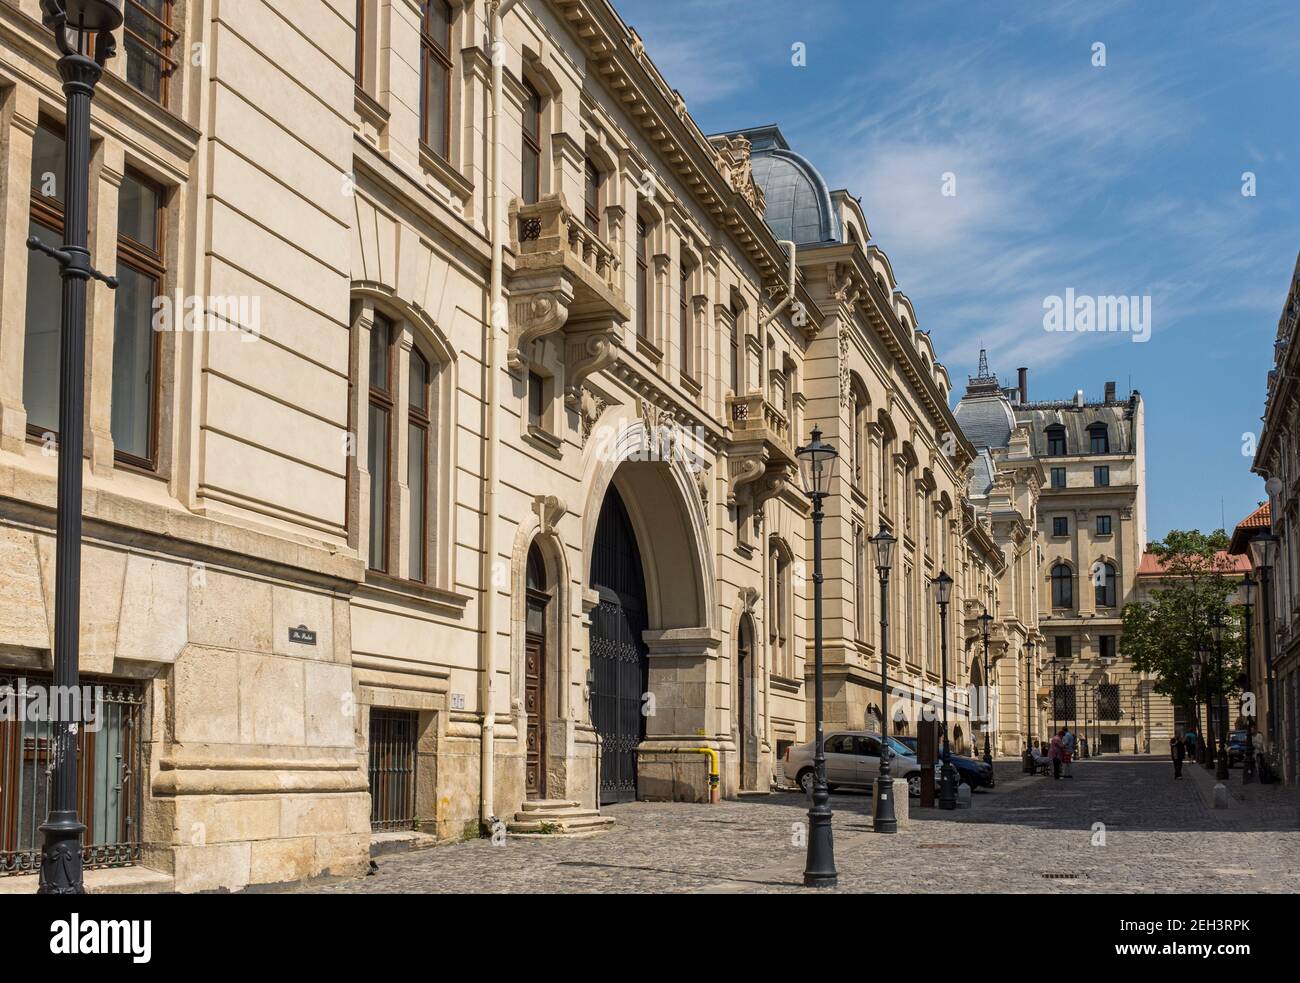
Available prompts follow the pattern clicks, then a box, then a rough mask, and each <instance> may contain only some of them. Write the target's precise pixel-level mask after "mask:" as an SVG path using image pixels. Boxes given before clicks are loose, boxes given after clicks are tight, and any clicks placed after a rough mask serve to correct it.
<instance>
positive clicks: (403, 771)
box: [370, 708, 417, 831]
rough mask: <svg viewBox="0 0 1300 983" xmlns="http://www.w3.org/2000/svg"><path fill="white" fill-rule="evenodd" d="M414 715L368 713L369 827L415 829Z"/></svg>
mask: <svg viewBox="0 0 1300 983" xmlns="http://www.w3.org/2000/svg"><path fill="white" fill-rule="evenodd" d="M416 734H417V726H416V714H414V713H412V712H410V711H402V710H380V709H377V708H371V710H370V828H371V829H372V830H375V831H380V830H395V829H415V826H416V823H415V742H416Z"/></svg>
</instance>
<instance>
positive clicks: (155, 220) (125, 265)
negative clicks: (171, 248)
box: [112, 171, 166, 468]
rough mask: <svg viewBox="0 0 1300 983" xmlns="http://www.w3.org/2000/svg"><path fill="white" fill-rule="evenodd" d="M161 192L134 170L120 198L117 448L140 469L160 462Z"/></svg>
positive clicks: (115, 350) (115, 401)
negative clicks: (156, 323)
mask: <svg viewBox="0 0 1300 983" xmlns="http://www.w3.org/2000/svg"><path fill="white" fill-rule="evenodd" d="M162 198H163V193H162V189H161V188H159V187H158V186H157V185H155V184H153V183H152V182H151V181H148V180H146V179H145V178H142V177H140V176H138V175H136V174H134V173H133V172H131V171H127V173H126V176H125V177H124V178H123V179H122V187H121V191H120V193H119V197H118V219H117V278H118V282H119V285H118V288H117V292H116V294H115V295H114V298H113V299H114V321H113V411H112V433H113V449H114V451H115V453H116V455H117V456H118V457H119V458H121V459H122V460H124V461H126V462H128V463H131V464H136V465H139V466H141V467H148V468H152V467H154V466H155V465H156V464H157V460H156V454H155V451H156V446H155V445H156V443H157V436H156V435H157V417H158V410H157V408H158V363H159V351H160V349H159V340H160V336H159V334H158V332H156V331H154V330H153V309H154V299H155V298H156V297H158V296H159V295H160V294H161V293H162V284H163V277H164V275H165V273H166V267H165V265H164V263H163V244H162V243H163V232H162V216H163V209H162Z"/></svg>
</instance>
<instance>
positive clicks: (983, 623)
mask: <svg viewBox="0 0 1300 983" xmlns="http://www.w3.org/2000/svg"><path fill="white" fill-rule="evenodd" d="M979 623H980V630H981V631H982V632H983V633H984V637H985V638H988V637H989V625H991V624H992V623H993V615H991V614H989V609H988V608H985V609H984V613H983V614H981V615H980V616H979Z"/></svg>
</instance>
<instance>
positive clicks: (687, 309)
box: [677, 253, 695, 378]
mask: <svg viewBox="0 0 1300 983" xmlns="http://www.w3.org/2000/svg"><path fill="white" fill-rule="evenodd" d="M680 265H681V283H680V284H679V286H680V287H681V295H680V296H679V297H678V299H677V322H678V324H677V329H678V339H677V345H678V348H679V351H678V354H677V362H678V365H677V367H678V369H679V370H680V371H681V374H682V375H683V376H686V377H687V378H690V377H691V357H692V355H693V352H694V348H695V331H694V328H695V324H694V318H693V317H692V315H691V278H692V277H693V276H694V275H695V266H694V264H693V263H692V262H691V258H690V257H689V256H687V255H686V254H685V253H683V254H682V258H681V264H680Z"/></svg>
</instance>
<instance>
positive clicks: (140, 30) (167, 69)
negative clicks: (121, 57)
mask: <svg viewBox="0 0 1300 983" xmlns="http://www.w3.org/2000/svg"><path fill="white" fill-rule="evenodd" d="M173 6H174V3H173V0H126V9H125V10H124V11H123V13H124V14H125V17H126V24H125V27H124V29H123V32H122V35H123V42H124V43H123V47H125V48H126V80H127V82H129V83H130V84H131V85H132V86H134V87H135V88H136V89H139V90H140V91H141V92H143V93H144V94H145V95H147V96H148V97H149V98H151V99H154V100H156V101H157V102H160V103H162V104H163V105H164V106H165V105H167V102H168V96H169V95H170V91H169V90H170V88H171V77H172V73H173V72H175V71H176V66H177V64H178V63H177V62H176V60H175V59H174V58H173V57H172V54H173V52H174V50H175V46H176V42H177V40H178V39H179V38H180V33H179V32H178V31H176V30H175V29H174V28H173V27H172V7H173Z"/></svg>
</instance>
